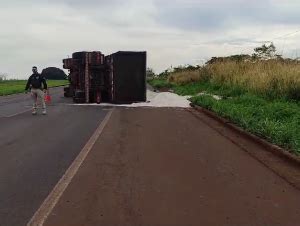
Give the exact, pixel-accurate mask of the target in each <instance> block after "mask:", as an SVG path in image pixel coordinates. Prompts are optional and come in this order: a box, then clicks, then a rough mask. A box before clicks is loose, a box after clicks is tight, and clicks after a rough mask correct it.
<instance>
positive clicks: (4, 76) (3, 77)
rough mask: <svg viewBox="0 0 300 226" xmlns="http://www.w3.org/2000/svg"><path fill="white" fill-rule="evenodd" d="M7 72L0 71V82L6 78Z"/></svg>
mask: <svg viewBox="0 0 300 226" xmlns="http://www.w3.org/2000/svg"><path fill="white" fill-rule="evenodd" d="M6 77H7V74H6V73H1V72H0V82H2V81H4V80H6Z"/></svg>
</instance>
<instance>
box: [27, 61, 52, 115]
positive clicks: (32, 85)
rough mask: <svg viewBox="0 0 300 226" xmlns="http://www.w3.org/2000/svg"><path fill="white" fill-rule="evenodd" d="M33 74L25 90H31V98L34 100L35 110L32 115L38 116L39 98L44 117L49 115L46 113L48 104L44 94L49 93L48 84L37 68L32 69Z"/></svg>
mask: <svg viewBox="0 0 300 226" xmlns="http://www.w3.org/2000/svg"><path fill="white" fill-rule="evenodd" d="M32 72H33V74H32V75H31V76H30V77H29V79H28V81H27V84H26V87H25V90H26V91H28V90H29V89H30V90H31V96H32V99H33V110H32V114H33V115H36V113H37V112H36V108H37V101H38V98H39V99H41V102H42V108H43V115H45V114H47V112H46V103H45V99H44V92H47V83H46V79H45V77H44V76H42V75H41V74H39V73H38V71H37V67H36V66H34V67H32Z"/></svg>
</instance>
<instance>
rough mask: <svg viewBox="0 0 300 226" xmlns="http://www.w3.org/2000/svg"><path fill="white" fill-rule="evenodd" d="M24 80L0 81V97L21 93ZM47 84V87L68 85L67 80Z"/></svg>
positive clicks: (51, 81)
mask: <svg viewBox="0 0 300 226" xmlns="http://www.w3.org/2000/svg"><path fill="white" fill-rule="evenodd" d="M26 82H27V81H26V80H6V81H0V96H5V95H10V94H16V93H23V92H24V89H25V86H26ZM47 84H48V86H49V87H54V86H63V85H67V84H69V81H68V80H48V81H47Z"/></svg>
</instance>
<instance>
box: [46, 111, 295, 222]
mask: <svg viewBox="0 0 300 226" xmlns="http://www.w3.org/2000/svg"><path fill="white" fill-rule="evenodd" d="M255 152H259V153H264V152H266V151H265V150H264V149H263V148H262V147H261V146H259V145H257V144H255V143H253V142H252V141H249V140H244V138H242V137H239V136H238V135H237V134H235V133H233V132H232V131H229V130H228V129H227V128H226V127H224V125H222V124H219V123H216V121H215V120H212V119H211V118H209V117H207V116H206V115H204V114H203V113H198V112H193V111H192V110H184V109H149V108H144V109H142V108H136V109H125V108H122V109H115V110H114V112H113V114H112V116H111V119H110V121H109V123H108V124H107V125H106V127H105V129H104V131H103V133H102V134H101V136H100V137H99V139H98V141H97V142H96V143H95V145H94V147H93V148H92V150H91V151H90V153H89V155H88V156H87V158H86V160H85V161H84V162H83V165H82V166H81V168H80V169H79V171H78V172H77V174H76V175H75V177H74V178H73V179H72V181H71V183H70V184H69V186H68V187H67V189H66V190H65V192H64V193H63V195H62V197H61V198H60V200H59V202H58V203H57V204H56V206H55V208H54V209H53V211H52V213H51V214H50V215H49V217H48V219H47V221H46V223H45V224H44V225H45V226H66V225H86V226H89V225H106V226H113V225H116V226H117V225H122V226H151V225H155V226H159V225H162V226H165V225H172V226H177V225H178V226H183V225H184V226H187V225H188V226H192V225H193V226H199V225H204V226H220V225H222V226H225V225H227V226H241V225H243V226H269V225H270V226H296V225H299V224H300V223H299V222H300V191H299V189H297V188H296V187H294V186H292V185H291V184H290V183H289V182H288V181H287V180H285V179H283V178H282V177H281V176H279V174H278V172H279V170H280V169H281V171H280V172H281V175H283V174H285V175H288V174H289V172H290V171H293V169H292V168H289V166H286V165H284V163H283V162H281V160H280V159H277V157H275V156H273V155H269V156H268V157H266V156H260V157H259V158H256V157H253V156H254V153H255ZM250 153H251V154H250ZM273 163H276V167H277V168H276V167H273V165H272V164H273ZM279 168H280V169H279ZM287 171H288V172H287ZM294 172H295V173H294V174H293V175H294V176H295V177H297V179H299V178H300V171H299V168H298V171H297V170H296V169H295V171H294ZM295 177H293V178H294V179H295Z"/></svg>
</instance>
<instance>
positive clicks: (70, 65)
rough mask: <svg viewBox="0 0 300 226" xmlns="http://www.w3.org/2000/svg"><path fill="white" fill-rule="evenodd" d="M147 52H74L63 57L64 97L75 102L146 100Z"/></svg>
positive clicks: (117, 102) (122, 102) (123, 102)
mask: <svg viewBox="0 0 300 226" xmlns="http://www.w3.org/2000/svg"><path fill="white" fill-rule="evenodd" d="M146 60H147V54H146V52H130V51H119V52H116V53H113V54H111V55H107V56H105V55H104V54H102V53H101V52H100V51H93V52H75V53H73V54H72V58H67V59H63V68H64V69H68V70H69V81H70V84H69V86H68V87H65V88H64V96H65V97H72V98H73V100H74V102H75V103H101V102H107V103H116V104H127V103H133V102H144V101H146Z"/></svg>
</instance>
